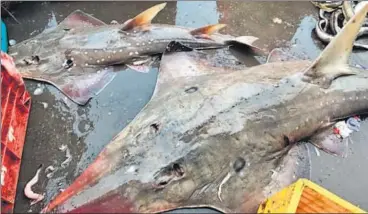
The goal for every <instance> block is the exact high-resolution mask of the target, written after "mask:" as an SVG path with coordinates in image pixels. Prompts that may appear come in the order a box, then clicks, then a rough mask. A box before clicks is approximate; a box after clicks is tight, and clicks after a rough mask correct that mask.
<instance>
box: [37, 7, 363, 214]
mask: <svg viewBox="0 0 368 214" xmlns="http://www.w3.org/2000/svg"><path fill="white" fill-rule="evenodd" d="M367 12H368V3H366V4H365V5H364V6H363V7H361V10H360V11H358V12H357V13H355V15H354V16H353V17H352V18H351V19H350V20H349V21H348V23H347V24H346V25H345V26H344V27H343V28H342V30H341V31H340V32H339V34H338V35H337V36H335V37H334V38H333V39H332V41H331V42H330V43H329V44H328V45H327V47H326V48H325V49H324V50H323V52H322V53H321V54H320V56H319V57H318V58H317V59H315V60H314V61H309V60H292V61H282V62H278V61H275V60H270V61H272V62H268V63H265V64H262V65H258V66H253V67H250V68H248V69H245V70H244V69H235V70H234V68H233V67H232V66H221V65H219V64H216V63H212V62H213V61H211V60H210V62H209V63H206V62H207V61H206V60H205V59H207V58H208V56H207V55H206V51H198V50H194V49H193V48H190V47H187V46H185V45H183V44H181V43H179V42H170V44H169V45H168V47H167V49H166V51H165V52H164V54H163V56H162V60H161V64H160V72H159V74H158V78H157V84H156V88H155V90H154V93H153V96H152V98H151V100H150V101H149V102H148V104H147V105H146V106H145V107H144V108H143V109H142V110H141V112H140V113H139V114H138V115H137V116H136V117H135V118H134V120H133V121H132V122H131V123H130V124H128V126H127V127H125V128H124V129H123V130H122V131H121V132H120V133H119V134H118V135H117V136H116V137H115V138H114V139H113V140H112V141H111V142H110V143H109V144H108V145H107V146H106V147H105V148H104V149H103V150H102V151H101V153H100V154H99V155H98V156H97V158H96V159H95V161H94V162H93V163H92V164H91V165H90V166H89V167H87V169H86V170H85V171H84V172H83V173H82V174H81V175H80V176H79V177H78V178H77V179H76V180H75V181H74V182H73V183H72V184H71V185H70V186H69V187H68V188H67V189H65V191H64V192H62V193H60V194H59V195H58V196H56V198H54V199H53V200H52V201H51V202H50V203H49V204H48V205H47V206H46V207H45V208H44V209H43V210H42V212H50V211H52V210H54V209H55V208H58V211H63V212H64V211H65V212H68V211H71V212H75V213H88V212H99V213H101V212H103V213H112V212H114V213H117V212H120V213H162V212H164V211H169V210H172V209H177V208H185V207H211V208H214V209H217V210H219V211H221V212H225V213H256V212H257V209H258V207H259V205H260V204H261V203H262V202H263V201H264V200H266V198H267V197H269V196H271V195H273V194H274V193H276V192H278V191H280V190H281V189H282V188H284V187H286V186H288V185H290V184H291V183H293V182H295V181H296V180H297V179H298V178H300V177H305V178H309V176H310V160H309V153H308V150H307V148H306V145H305V144H303V143H301V142H300V141H301V140H303V139H305V138H308V137H311V136H314V135H315V134H317V135H318V136H319V137H318V138H316V140H314V141H313V140H312V141H311V143H312V144H314V145H315V146H317V147H319V148H323V150H325V151H328V152H331V153H333V154H336V155H342V154H343V152H342V151H343V150H344V149H345V146H343V145H340V143H339V142H337V144H338V145H335V143H331V141H325V139H324V138H323V137H321V136H323V135H322V134H321V132H322V133H323V132H324V131H326V130H327V131H329V129H326V127H330V126H331V125H332V124H333V123H336V122H338V121H339V120H340V119H341V118H349V117H350V116H353V115H356V114H359V113H362V112H367V110H368V78H367V77H368V71H367V70H363V69H358V68H356V67H353V66H349V65H348V60H349V56H350V54H351V52H352V49H353V47H352V44H353V42H354V41H355V39H356V36H357V34H358V33H359V29H360V27H361V26H362V24H363V22H364V18H365V16H366V14H367ZM324 136H326V135H324ZM327 136H328V135H327ZM132 167H135V173H134V176H132V174H131V173H127V171H129V169H131V168H132Z"/></svg>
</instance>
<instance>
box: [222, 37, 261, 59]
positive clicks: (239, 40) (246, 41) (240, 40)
mask: <svg viewBox="0 0 368 214" xmlns="http://www.w3.org/2000/svg"><path fill="white" fill-rule="evenodd" d="M257 40H258V38H257V37H254V36H239V37H236V38H235V39H232V40H228V41H226V43H227V44H230V45H242V46H244V48H246V49H249V50H250V51H251V52H252V53H253V54H255V55H258V56H263V55H267V52H266V51H265V50H263V49H262V48H260V47H257V46H256V45H254V42H255V41H257Z"/></svg>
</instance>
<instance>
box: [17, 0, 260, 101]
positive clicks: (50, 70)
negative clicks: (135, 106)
mask: <svg viewBox="0 0 368 214" xmlns="http://www.w3.org/2000/svg"><path fill="white" fill-rule="evenodd" d="M165 5H166V3H162V4H158V5H155V6H153V7H151V8H149V9H147V10H145V11H143V12H142V13H140V14H139V15H137V16H136V17H134V18H132V19H129V20H127V21H126V22H125V23H123V24H110V25H107V24H105V23H104V22H102V21H101V20H98V19H96V18H94V17H92V16H90V15H88V14H86V13H84V12H82V11H79V10H78V11H75V12H73V13H72V14H70V15H69V16H68V17H67V18H66V19H65V20H64V21H62V22H61V23H60V24H59V25H58V26H57V27H55V28H53V29H49V30H46V31H44V32H42V33H41V34H39V35H37V36H35V37H33V38H31V39H28V40H25V41H23V42H21V43H19V44H17V45H15V46H14V47H11V49H10V55H12V56H13V57H14V58H15V63H16V66H17V68H18V70H19V71H20V72H21V74H22V76H23V77H24V78H29V79H34V80H41V81H45V82H48V83H50V84H52V85H54V86H55V87H57V88H58V89H59V90H61V91H62V92H63V93H64V94H65V95H66V96H68V97H69V98H70V99H71V100H73V101H74V102H76V103H78V104H80V105H84V104H86V103H87V102H88V101H89V100H90V99H91V98H92V97H93V96H95V95H96V94H98V93H99V92H100V91H101V90H102V89H103V88H104V87H105V86H106V85H107V84H108V83H109V82H111V81H112V80H113V78H114V77H115V75H116V71H119V70H122V69H123V66H122V65H129V67H131V68H133V69H136V70H138V71H147V69H144V67H143V68H142V64H145V63H147V61H148V62H149V61H150V60H149V59H150V57H151V56H152V55H156V54H162V53H163V51H164V50H165V48H166V47H167V45H168V44H169V42H170V41H173V40H175V41H179V42H182V43H183V44H185V45H187V46H189V47H193V48H198V49H203V48H222V47H225V46H229V45H232V44H238V45H239V44H241V45H245V47H248V48H249V50H250V51H254V52H255V53H257V54H262V50H261V49H258V48H257V47H255V46H253V45H252V43H253V42H254V41H255V40H257V38H255V37H252V36H249V37H248V36H244V37H233V36H230V35H223V34H219V33H216V32H217V31H219V30H220V29H222V28H223V27H225V25H223V24H214V25H209V26H205V27H202V28H198V29H192V28H185V27H180V26H173V25H160V24H152V23H151V21H152V19H153V18H154V17H155V16H156V15H157V14H158V13H159V12H160V11H161V10H162V9H163V8H164V7H165ZM119 65H120V66H119ZM137 66H140V67H137Z"/></svg>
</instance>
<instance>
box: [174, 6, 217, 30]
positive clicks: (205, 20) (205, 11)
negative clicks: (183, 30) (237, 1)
mask: <svg viewBox="0 0 368 214" xmlns="http://www.w3.org/2000/svg"><path fill="white" fill-rule="evenodd" d="M219 18H220V14H219V11H218V10H217V2H216V1H177V3H176V17H175V24H176V25H181V26H186V27H193V28H197V27H203V26H205V25H209V24H217V23H218V20H219Z"/></svg>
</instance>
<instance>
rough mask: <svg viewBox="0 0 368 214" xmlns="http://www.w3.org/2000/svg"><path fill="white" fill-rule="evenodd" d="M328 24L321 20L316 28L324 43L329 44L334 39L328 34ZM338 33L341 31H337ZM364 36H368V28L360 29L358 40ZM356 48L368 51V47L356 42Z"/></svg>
mask: <svg viewBox="0 0 368 214" xmlns="http://www.w3.org/2000/svg"><path fill="white" fill-rule="evenodd" d="M327 24H328V21H326V20H324V19H321V20H319V21H318V22H317V23H316V27H315V32H316V34H317V36H318V38H319V39H320V40H321V41H322V42H324V43H329V42H331V41H332V40H333V38H334V36H333V35H331V34H329V33H327V32H326V29H327ZM337 31H341V30H337ZM364 35H368V28H367V27H362V28H360V29H359V32H358V35H357V37H356V38H358V37H359V36H364ZM354 47H356V48H361V49H366V50H368V45H366V44H361V43H358V42H354Z"/></svg>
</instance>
